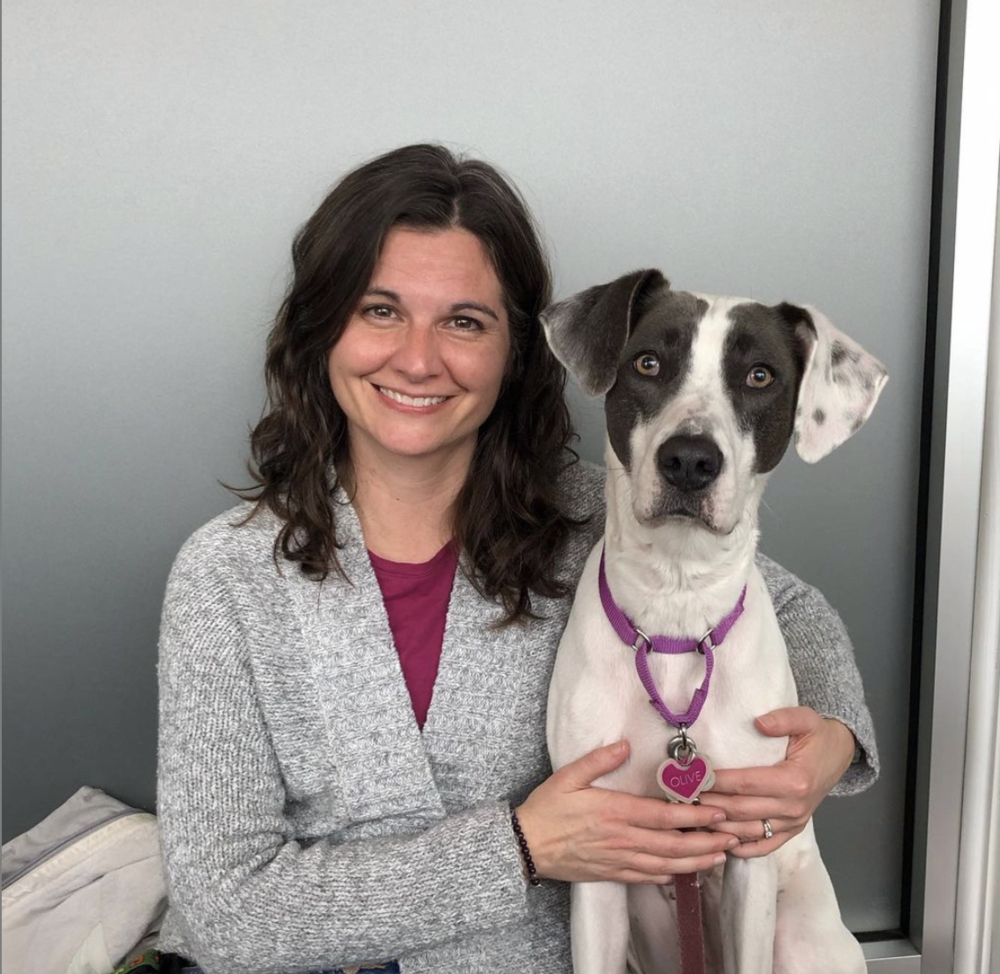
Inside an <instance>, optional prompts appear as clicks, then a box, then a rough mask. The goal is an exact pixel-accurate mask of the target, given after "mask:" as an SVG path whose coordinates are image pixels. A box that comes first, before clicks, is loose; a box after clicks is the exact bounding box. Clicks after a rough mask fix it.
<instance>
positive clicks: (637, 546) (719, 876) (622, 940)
mask: <svg viewBox="0 0 1000 974" xmlns="http://www.w3.org/2000/svg"><path fill="white" fill-rule="evenodd" d="M699 297H702V298H703V299H704V300H706V301H707V302H708V303H709V308H708V311H707V312H706V314H705V315H704V317H703V318H702V320H701V321H700V322H699V324H698V331H697V336H696V338H695V341H694V343H693V346H692V357H691V360H690V367H689V370H688V373H687V376H686V379H685V381H684V383H683V386H682V387H681V388H680V390H679V392H678V393H677V394H676V395H675V396H674V397H673V398H671V399H670V400H668V401H667V402H666V403H665V404H664V407H663V409H662V410H661V411H660V412H659V413H658V414H657V415H655V416H654V417H653V418H652V419H650V420H648V421H647V422H645V423H642V424H640V425H637V426H636V427H635V428H634V429H633V430H632V433H631V441H630V446H631V461H632V462H631V465H630V466H631V469H630V470H626V469H624V467H623V466H622V463H621V462H620V461H619V459H618V458H617V456H616V455H615V453H614V451H613V450H612V449H611V447H610V444H609V445H608V446H607V449H606V462H607V467H608V479H607V525H606V531H605V544H606V572H607V578H608V584H609V586H610V588H611V591H612V593H613V594H614V597H615V599H616V601H617V602H618V604H619V606H620V607H621V608H622V610H623V611H624V612H625V613H626V615H627V616H628V617H629V618H630V619H631V620H632V621H633V622H634V624H635V625H637V626H638V627H639V628H641V629H642V630H643V631H645V632H647V633H650V634H653V633H662V634H667V635H673V636H695V637H700V636H701V635H702V634H703V633H704V632H705V631H706V629H708V628H709V627H710V626H712V625H714V624H716V623H717V622H718V621H719V620H720V619H722V618H723V617H724V616H725V615H726V614H727V613H729V612H730V610H731V609H732V608H733V606H734V605H735V603H736V601H737V598H738V597H739V594H740V591H741V590H742V588H743V586H744V584H746V586H747V595H746V602H745V612H744V614H743V616H742V618H741V619H740V620H739V622H738V623H737V625H736V626H735V627H734V628H733V630H732V631H731V632H730V634H729V635H728V637H727V638H726V640H725V642H724V644H723V645H722V647H721V648H720V649H719V650H718V651H717V653H716V666H715V672H714V675H713V677H712V683H711V691H710V693H709V695H708V699H707V701H706V703H705V705H704V708H703V710H702V712H701V715H700V717H699V719H698V720H697V722H696V723H695V725H694V726H693V727H692V728H691V731H690V733H691V736H692V738H693V739H694V740H695V741H696V743H697V746H698V749H699V751H700V752H703V753H705V754H707V755H708V756H710V757H711V759H712V761H713V762H714V764H715V766H716V767H720V768H737V767H749V766H759V765H769V764H775V763H777V762H779V761H781V760H782V759H783V758H784V756H785V751H786V747H787V739H786V738H768V737H765V736H763V735H761V734H760V733H759V732H757V731H756V730H755V728H754V726H753V721H754V718H755V717H756V716H757V715H760V714H763V713H766V712H768V711H770V710H774V709H776V708H779V707H789V706H794V705H795V704H796V703H797V695H796V689H795V684H794V681H793V678H792V673H791V670H790V668H789V665H788V659H787V654H786V650H785V645H784V640H783V638H782V635H781V631H780V630H779V628H778V622H777V619H776V617H775V613H774V609H773V607H772V605H771V601H770V598H769V596H768V592H767V589H766V586H765V583H764V580H763V578H762V577H761V575H760V573H759V571H758V570H757V568H756V566H755V563H754V553H755V550H756V546H757V537H758V529H757V509H758V505H759V502H760V498H761V494H762V492H763V489H764V485H765V482H766V480H767V475H759V474H755V473H754V471H753V465H754V444H753V440H752V436H751V435H750V434H748V433H746V432H744V431H741V430H740V428H739V427H738V424H737V420H736V416H735V413H734V411H733V408H732V407H731V405H730V403H729V400H728V398H727V395H726V392H725V389H724V387H723V379H722V370H721V365H720V363H721V357H722V354H723V348H724V341H725V336H726V333H727V330H728V328H729V326H730V321H729V318H728V311H729V309H730V308H731V307H732V306H733V305H734V304H736V303H738V302H737V301H736V300H735V299H728V298H711V297H705V296H699ZM809 310H810V313H811V315H812V317H813V320H814V322H815V324H816V332H817V340H816V341H815V343H814V345H813V347H812V349H811V354H810V357H809V361H808V363H807V368H806V373H805V377H804V379H803V383H802V387H801V390H800V394H799V403H800V406H805V407H806V408H800V410H799V412H798V414H797V419H796V423H795V439H796V444H797V447H798V449H799V452H800V454H801V455H803V457H804V458H805V459H807V460H810V461H815V460H817V459H819V458H820V457H821V456H823V455H825V453H827V452H829V451H830V450H832V449H833V448H834V447H835V446H837V445H838V444H839V443H840V442H842V441H843V440H844V439H846V438H847V436H849V435H850V434H851V432H853V430H854V429H855V428H858V427H859V426H860V425H861V424H862V423H863V422H864V420H865V419H867V417H868V415H869V414H870V413H871V409H872V408H873V407H874V403H875V399H876V398H877V396H878V393H879V392H880V391H881V388H882V385H883V384H884V382H885V379H886V376H885V370H884V369H882V367H881V366H880V365H879V364H878V363H877V362H875V360H874V359H872V358H871V356H868V355H867V353H865V352H864V351H863V350H862V349H860V347H859V346H857V345H855V344H854V343H853V342H852V341H851V340H850V339H848V338H847V337H846V336H843V335H841V334H840V333H839V332H837V331H836V330H835V329H834V328H833V326H832V325H831V324H830V323H829V322H828V321H827V320H826V319H825V318H824V317H823V316H822V315H820V314H819V313H818V312H816V311H815V309H809ZM543 320H545V319H543ZM545 324H546V330H547V332H548V333H549V338H550V343H552V344H553V348H554V350H555V351H556V354H557V355H559V348H558V342H553V341H552V334H551V328H550V322H549V321H548V320H545ZM834 339H836V340H837V341H838V342H840V343H841V348H843V347H844V346H845V345H846V346H847V347H849V348H850V349H851V350H852V353H856V355H857V361H859V362H860V363H861V365H860V366H859V367H858V369H857V372H858V375H859V376H860V375H862V373H863V372H864V370H865V369H867V370H868V372H867V373H866V374H867V376H868V378H867V380H866V385H867V386H868V389H867V391H866V392H864V391H862V390H861V388H860V386H861V382H860V381H859V382H857V383H853V382H845V380H844V378H843V377H842V376H841V377H840V381H839V382H838V383H837V384H836V388H835V387H834V386H835V384H834V383H833V381H832V378H831V370H830V368H829V361H828V360H829V354H828V353H829V346H830V343H831V342H832V341H833V340H834ZM824 356H825V358H824ZM873 386H874V390H873V389H872V387H873ZM845 397H846V399H845ZM819 407H822V408H824V409H825V411H826V414H827V415H828V416H829V417H830V418H831V420H833V418H834V417H838V418H839V417H843V419H838V420H837V421H829V422H823V423H821V424H820V425H817V424H816V423H815V422H813V420H812V417H813V415H814V412H815V410H816V409H817V408H819ZM862 414H863V415H862ZM679 429H683V431H684V432H686V433H689V432H700V431H710V432H711V435H712V437H713V438H714V439H715V441H716V443H717V444H718V446H719V447H720V449H721V450H722V453H723V457H724V465H723V471H722V473H721V475H720V477H719V478H718V481H717V482H716V483H715V484H714V485H713V487H712V489H711V492H710V495H709V499H708V500H707V501H706V508H705V509H704V510H703V520H704V523H701V522H698V521H692V520H677V519H674V520H669V519H668V520H666V521H663V519H662V518H661V519H659V520H657V519H656V518H655V517H654V516H653V515H652V512H654V511H655V509H656V498H657V494H658V492H659V490H660V489H661V483H660V476H659V474H658V472H657V465H656V450H657V448H658V447H659V445H660V444H662V443H664V442H665V440H666V439H667V438H669V437H670V436H671V435H673V434H674V433H675V432H677V431H678V430H679ZM600 548H601V546H600V545H598V546H597V547H596V548H595V549H594V551H593V552H592V553H591V555H590V558H589V559H588V561H587V564H586V567H585V568H584V571H583V575H582V577H581V579H580V583H579V587H578V590H577V597H576V600H575V602H574V605H573V609H572V612H571V615H570V618H569V622H568V625H567V627H566V631H565V634H564V636H563V638H562V642H561V643H560V646H559V650H558V655H557V658H556V664H555V670H554V673H553V678H552V684H551V688H550V694H549V706H548V741H549V750H550V754H551V757H552V762H553V766H554V767H556V768H559V767H562V766H563V765H565V764H567V763H569V762H571V761H573V760H575V759H576V758H578V757H580V756H581V755H583V754H585V753H587V752H588V751H590V750H591V749H593V748H595V747H599V746H601V745H604V744H609V743H611V742H614V741H617V740H620V739H623V738H624V739H627V740H628V741H629V743H630V746H631V752H630V757H629V760H628V761H627V762H626V764H625V765H624V766H622V767H620V768H619V769H617V770H616V771H614V772H613V773H611V774H609V775H607V776H605V777H604V778H602V779H600V780H599V781H598V782H597V784H598V785H599V786H601V787H607V788H614V789H618V790H621V791H626V792H630V793H633V794H637V795H647V796H652V797H661V793H660V791H659V789H658V786H657V784H656V781H655V772H656V768H657V766H658V765H659V764H660V762H661V761H662V760H663V759H664V757H665V754H666V745H667V742H668V741H669V740H670V738H672V737H673V736H674V734H675V733H676V731H675V730H674V728H672V727H671V726H669V725H668V724H667V723H666V722H665V721H664V720H663V719H662V718H661V717H660V715H659V714H658V713H657V711H656V710H655V709H654V708H653V707H651V706H650V704H649V701H648V697H647V695H646V693H645V691H644V690H643V688H642V686H641V684H640V682H639V679H638V677H637V676H636V673H635V666H634V662H633V658H632V650H631V649H629V648H628V647H626V646H625V645H624V644H623V643H622V642H621V640H620V639H619V638H618V636H617V635H616V634H615V633H614V631H613V630H612V628H611V625H610V624H609V622H608V621H607V618H606V617H605V614H604V611H603V609H602V607H601V603H600V600H599V598H598V594H597V593H598V584H597V573H598V563H599V559H600ZM649 664H650V670H651V672H652V674H653V677H654V679H655V682H656V685H657V687H658V688H659V690H660V693H661V696H662V697H663V699H664V701H665V702H666V704H667V705H668V706H669V707H670V708H671V709H672V710H674V711H675V712H683V711H684V710H685V709H687V707H688V705H689V703H690V700H691V694H692V692H693V690H694V688H695V687H697V686H698V685H699V684H700V683H701V680H702V678H703V676H704V666H705V664H704V659H703V657H702V656H700V655H699V654H695V653H690V654H685V655H683V656H665V655H660V654H655V653H654V654H650V656H649ZM702 888H703V889H702V892H703V904H704V915H705V926H706V951H707V954H706V960H707V963H708V969H709V970H710V971H716V972H723V971H725V972H726V974H769V972H771V971H772V970H773V971H776V972H779V974H791V972H795V974H819V972H829V974H856V972H857V974H860V972H862V971H864V970H865V962H864V958H863V955H862V952H861V949H860V947H859V945H858V943H857V941H856V940H855V938H854V937H853V936H852V935H851V934H850V933H849V932H848V931H847V929H846V928H845V927H844V925H843V923H842V922H841V919H840V912H839V909H838V906H837V901H836V897H835V895H834V891H833V887H832V884H831V882H830V879H829V876H828V875H827V872H826V869H825V867H824V865H823V863H822V860H821V859H820V855H819V850H818V848H817V845H816V841H815V838H814V834H813V828H812V823H811V822H810V824H809V825H808V826H807V827H806V829H805V830H804V831H803V832H802V833H800V834H799V835H798V836H796V837H795V838H793V839H791V840H789V841H788V842H786V843H785V844H784V845H783V846H781V847H780V848H779V849H778V850H777V851H776V852H774V853H772V854H771V855H769V856H766V857H763V858H755V859H738V858H735V857H729V858H728V859H727V862H726V864H725V866H724V867H723V866H720V867H717V868H716V869H715V870H713V871H711V872H709V873H703V874H702ZM672 900H673V887H672V886H671V887H666V888H661V887H657V886H643V885H628V886H626V885H624V884H618V883H607V882H600V883H597V882H595V883H578V884H574V885H573V888H572V942H573V961H574V969H575V971H576V974H616V972H623V971H624V970H625V968H626V959H627V960H628V963H629V965H630V966H631V968H632V969H634V970H635V971H636V972H641V974H653V972H675V971H679V970H680V960H679V954H678V947H677V944H678V941H677V930H676V911H675V909H674V908H673V907H672V904H671V901H672Z"/></svg>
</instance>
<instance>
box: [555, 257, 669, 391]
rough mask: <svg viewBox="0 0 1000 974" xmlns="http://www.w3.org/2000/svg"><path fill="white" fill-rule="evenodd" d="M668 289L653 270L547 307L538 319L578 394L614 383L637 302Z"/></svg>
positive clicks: (660, 275)
mask: <svg viewBox="0 0 1000 974" xmlns="http://www.w3.org/2000/svg"><path fill="white" fill-rule="evenodd" d="M661 286H662V287H664V288H667V287H669V286H670V285H669V284H668V283H667V280H666V279H665V278H664V276H663V275H662V274H661V273H660V272H659V271H657V270H643V271H634V272H633V273H631V274H626V275H625V276H624V277H619V278H618V280H617V281H612V282H611V283H610V284H600V285H598V286H597V287H592V288H588V289H587V290H586V291H581V292H580V293H579V294H574V295H573V297H571V298H567V299H566V300H565V301H560V302H559V303H558V304H552V305H549V307H547V308H546V309H545V310H544V311H543V312H542V313H541V315H540V318H541V322H542V326H543V327H544V328H545V337H546V338H547V339H548V342H549V347H550V348H551V349H552V352H553V354H554V355H555V357H556V358H557V359H559V361H560V362H562V364H563V365H565V366H566V369H567V370H568V371H569V373H570V375H572V376H573V378H574V379H576V381H577V382H579V383H580V386H581V388H582V389H583V391H584V392H586V393H587V394H588V395H591V396H601V395H603V394H604V393H605V392H607V391H608V389H610V388H611V387H612V386H613V385H614V384H615V375H616V374H617V372H618V356H619V355H620V354H621V351H622V349H623V348H624V347H625V342H626V341H627V340H628V336H629V334H630V333H631V331H632V324H633V322H634V321H635V316H636V311H637V307H638V305H639V302H640V301H641V300H642V298H643V297H644V296H645V295H647V294H649V293H650V292H651V291H653V290H655V289H657V288H658V287H661Z"/></svg>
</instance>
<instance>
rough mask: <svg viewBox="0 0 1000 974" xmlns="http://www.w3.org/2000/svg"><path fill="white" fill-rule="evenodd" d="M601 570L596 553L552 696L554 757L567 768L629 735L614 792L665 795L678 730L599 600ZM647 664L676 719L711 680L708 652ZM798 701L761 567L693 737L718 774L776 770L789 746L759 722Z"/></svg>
mask: <svg viewBox="0 0 1000 974" xmlns="http://www.w3.org/2000/svg"><path fill="white" fill-rule="evenodd" d="M598 563H599V550H598V549H595V551H594V552H593V553H592V554H591V557H590V559H589V560H588V562H587V566H586V568H585V569H584V572H583V576H582V578H581V580H580V586H579V588H578V595H577V599H576V601H575V603H574V605H573V610H572V613H571V614H570V618H569V622H568V624H567V627H566V631H565V633H564V635H563V639H562V642H561V643H560V646H559V652H558V655H557V657H556V664H555V670H554V672H553V678H552V684H551V687H550V690H549V711H548V736H549V748H550V753H551V756H552V760H553V763H554V765H555V766H556V767H561V766H562V765H564V764H567V763H569V762H570V761H572V760H575V759H576V758H577V757H580V756H581V755H582V754H584V753H586V752H587V751H589V750H591V749H592V748H594V747H598V746H600V745H602V744H608V743H611V742H613V741H616V740H620V739H622V738H625V739H627V740H628V741H629V744H630V748H631V751H630V759H629V762H628V764H627V765H626V766H625V767H623V768H622V769H620V770H619V771H617V772H615V773H614V775H613V776H611V777H612V779H613V785H612V786H613V787H616V788H621V789H623V790H628V791H632V792H633V793H635V794H644V795H650V796H660V795H662V792H661V790H660V787H659V785H658V784H657V780H658V778H657V769H658V768H660V767H661V765H663V763H664V761H666V760H667V758H668V753H667V749H668V745H669V743H670V741H671V740H673V739H674V738H675V737H676V736H677V734H678V728H677V727H676V726H673V725H671V724H670V723H668V722H667V721H666V720H664V718H663V717H662V716H661V714H660V713H659V712H658V710H657V709H656V708H655V707H654V706H653V705H652V704H651V703H650V695H649V693H648V692H647V690H646V688H645V687H644V686H643V683H642V681H641V680H640V677H639V675H638V673H637V669H636V665H635V657H634V653H635V652H636V651H635V650H633V649H632V648H631V647H630V646H627V645H626V644H625V643H624V642H622V640H621V639H620V638H619V637H618V636H617V635H616V633H615V632H614V630H613V629H612V627H611V624H610V623H609V622H608V620H607V617H606V615H605V612H604V609H603V607H602V605H601V602H600V599H598V598H596V597H595V598H591V597H589V594H590V593H591V592H593V593H594V594H595V595H596V592H597V571H598ZM651 635H652V634H651ZM639 651H642V650H639ZM647 663H648V666H649V674H650V677H651V678H652V681H653V683H654V685H655V688H656V690H657V691H658V693H659V696H660V697H661V698H662V701H663V703H664V704H665V705H666V707H667V708H668V709H669V710H670V711H672V712H673V714H675V715H679V714H683V713H684V712H685V711H688V710H689V708H690V706H691V702H692V699H693V696H694V692H695V690H696V689H697V688H698V687H700V686H701V685H702V683H703V681H704V679H705V667H706V658H705V657H704V656H703V655H701V654H700V653H686V654H683V655H679V656H661V655H659V654H655V653H650V654H649V655H648V657H647ZM795 703H796V697H795V686H794V682H793V680H792V676H791V671H790V670H789V668H788V663H787V658H786V655H785V650H784V642H783V640H782V638H781V633H780V631H779V630H778V625H777V621H776V619H775V618H774V612H773V609H772V608H771V603H770V600H769V598H768V595H767V590H766V587H765V585H764V582H763V579H762V578H761V577H760V575H759V573H758V572H757V571H756V570H754V571H753V572H752V573H751V577H750V579H749V581H748V590H747V596H746V604H745V610H744V613H743V616H742V617H741V618H740V620H739V622H738V623H737V625H736V626H734V628H733V629H732V631H731V632H730V633H729V635H728V637H727V638H726V640H725V642H724V643H723V644H722V645H721V646H720V647H718V649H717V650H716V651H715V666H714V670H713V673H712V677H711V681H710V683H709V685H708V688H707V695H706V697H705V699H704V703H703V706H702V707H701V711H700V713H698V715H697V720H695V721H694V722H693V724H692V725H691V726H690V727H689V728H688V733H689V734H690V736H691V739H692V740H693V741H694V743H695V746H696V749H697V751H698V752H699V753H700V754H701V755H702V756H703V757H707V758H708V759H709V762H710V763H711V764H713V765H714V766H715V767H719V768H722V767H747V766H753V765H760V764H772V763H775V762H776V761H779V760H780V759H781V758H782V757H783V755H784V747H785V744H784V741H782V740H775V739H771V738H766V737H764V736H763V735H761V734H760V733H759V732H757V731H756V730H755V729H754V726H753V720H754V718H755V717H756V716H758V715H760V714H763V713H766V712H767V711H768V710H772V709H775V708H776V707H782V706H792V705H794V704H795ZM681 763H683V762H681ZM692 773H697V770H696V771H694V772H692ZM607 783H608V784H609V785H610V784H611V781H609V782H607ZM691 784H692V781H691V780H686V781H677V782H676V785H677V786H678V790H681V791H683V790H686V789H687V788H689V786H690V785H691Z"/></svg>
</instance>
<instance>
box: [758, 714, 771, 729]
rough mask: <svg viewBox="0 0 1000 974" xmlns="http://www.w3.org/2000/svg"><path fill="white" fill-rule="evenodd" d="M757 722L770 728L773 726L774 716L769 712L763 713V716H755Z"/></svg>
mask: <svg viewBox="0 0 1000 974" xmlns="http://www.w3.org/2000/svg"><path fill="white" fill-rule="evenodd" d="M757 723H758V724H760V726H761V727H766V728H769V729H770V728H771V727H773V726H774V718H773V717H772V716H771V715H770V714H764V716H763V717H758V718H757Z"/></svg>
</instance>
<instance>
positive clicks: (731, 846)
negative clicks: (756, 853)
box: [726, 835, 740, 849]
mask: <svg viewBox="0 0 1000 974" xmlns="http://www.w3.org/2000/svg"><path fill="white" fill-rule="evenodd" d="M739 844H740V840H739V839H737V838H736V836H735V835H734V836H733V837H732V838H731V839H730V840H729V841H728V842H727V843H726V848H727V849H735V848H736V847H737V846H738V845H739Z"/></svg>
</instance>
